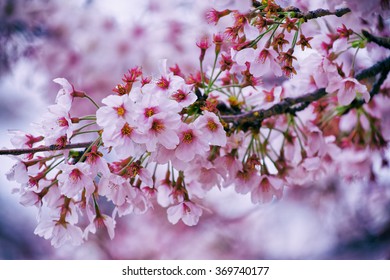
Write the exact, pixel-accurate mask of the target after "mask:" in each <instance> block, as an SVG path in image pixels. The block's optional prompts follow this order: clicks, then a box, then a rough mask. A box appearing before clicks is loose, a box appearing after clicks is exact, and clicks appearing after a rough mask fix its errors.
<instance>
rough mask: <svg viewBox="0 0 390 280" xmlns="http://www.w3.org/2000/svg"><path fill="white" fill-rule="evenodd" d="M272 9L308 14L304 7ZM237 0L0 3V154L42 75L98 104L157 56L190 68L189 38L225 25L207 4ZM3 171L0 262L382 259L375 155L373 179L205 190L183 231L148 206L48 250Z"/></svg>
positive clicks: (0, 167)
mask: <svg viewBox="0 0 390 280" xmlns="http://www.w3.org/2000/svg"><path fill="white" fill-rule="evenodd" d="M279 2H282V4H284V5H287V4H295V5H298V6H299V5H301V7H309V6H308V4H307V3H306V2H309V1H279ZM310 2H311V4H310V5H312V6H313V5H317V6H318V7H322V6H321V5H323V3H324V2H326V1H310ZM330 2H332V1H330ZM333 2H334V1H333ZM357 2H358V1H357ZM363 2H364V1H363ZM374 2H375V1H374ZM249 3H250V1H234V0H220V1H218V0H215V1H203V0H202V1H192V0H166V1H158V0H148V1H135V0H131V1H120V0H115V1H113V0H111V1H103V0H89V1H88V0H72V1H50V0H14V1H12V0H0V97H1V102H0V147H11V144H10V142H9V138H8V130H9V129H19V130H24V131H29V130H30V126H29V124H30V123H31V122H34V121H38V120H39V118H40V116H41V114H42V113H43V112H44V110H45V106H46V105H48V104H50V103H52V102H53V101H54V98H55V96H56V93H57V91H58V87H57V85H56V84H54V83H53V82H52V80H53V79H54V78H57V77H64V78H67V79H68V80H69V81H71V82H72V83H73V84H74V86H75V87H76V88H77V89H80V90H84V91H86V92H87V93H88V94H90V95H91V96H93V97H94V98H96V99H99V98H101V97H103V96H105V95H107V94H110V93H111V90H112V88H113V87H114V86H115V85H116V84H117V83H118V82H120V79H121V77H122V75H123V73H125V72H126V71H127V69H129V68H131V67H134V66H135V65H142V67H143V69H144V71H146V72H149V73H151V74H153V73H158V63H157V61H158V60H159V59H162V58H167V59H168V64H169V65H171V66H173V65H174V64H175V63H179V64H180V66H181V68H182V69H183V71H186V72H190V71H191V70H193V69H196V67H197V65H198V61H197V57H198V49H197V47H196V45H195V41H196V40H197V39H199V38H201V37H202V36H203V35H205V34H212V33H213V32H215V31H217V30H218V29H219V30H223V29H224V24H228V22H222V23H221V26H217V27H215V26H211V25H208V24H207V23H206V22H205V20H204V13H205V11H206V10H207V9H209V7H210V5H212V6H215V7H217V8H218V7H225V6H226V5H230V7H232V6H235V7H236V8H240V7H248V5H249ZM305 3H306V4H305ZM305 5H306V6H305ZM384 22H385V24H386V26H387V27H388V25H387V24H388V19H387V18H385V21H384ZM385 30H386V29H385ZM75 110H79V111H80V112H81V111H82V112H87V111H88V110H89V109H88V108H84V107H79V108H76V109H75ZM386 158H387V159H388V160H390V155H389V153H387V155H386ZM11 166H12V160H11V159H9V158H8V157H4V156H2V157H1V158H0V258H1V259H390V187H389V185H390V170H389V163H388V162H384V161H383V160H382V159H379V158H378V160H377V161H376V162H375V163H374V170H373V172H375V180H373V179H372V178H366V179H365V180H363V181H358V182H354V181H351V182H345V181H341V180H340V179H339V178H337V177H332V178H327V179H326V180H324V181H322V182H316V183H313V184H311V185H307V186H304V187H300V188H294V189H289V190H287V191H286V194H285V197H284V198H283V200H282V201H279V202H277V203H273V204H271V205H253V204H252V203H251V202H250V197H248V196H243V195H239V194H237V193H235V192H234V190H233V188H228V189H223V191H219V190H218V189H215V190H212V191H211V192H210V193H209V194H208V195H207V197H206V199H205V202H204V204H205V206H206V207H207V208H208V209H210V211H206V212H205V213H204V215H203V216H202V217H201V220H200V222H199V224H198V225H197V226H195V227H187V226H185V225H183V224H181V223H179V224H177V225H171V224H170V223H169V222H168V221H167V218H166V209H163V208H161V207H159V206H158V205H156V206H155V208H154V209H153V210H150V211H149V212H147V213H146V214H144V215H140V216H137V215H129V216H125V217H122V218H119V219H118V220H117V222H118V223H117V229H116V236H115V238H114V240H110V239H109V238H108V235H107V233H106V232H103V231H102V232H101V233H98V234H96V235H94V236H92V235H90V239H89V240H88V241H86V242H85V243H84V244H83V245H82V246H80V247H76V248H75V247H72V246H69V247H68V246H64V247H61V248H59V249H54V248H52V247H51V246H50V242H48V241H46V240H44V239H42V238H39V237H37V236H35V235H34V233H33V232H34V228H35V226H36V216H37V213H38V210H37V209H36V208H32V207H31V208H26V207H24V206H22V205H21V204H20V203H19V201H18V197H17V195H13V194H12V191H13V189H14V188H16V187H17V185H16V184H15V183H14V182H9V181H7V180H6V177H5V173H6V172H7V171H8V170H9V169H10V168H11Z"/></svg>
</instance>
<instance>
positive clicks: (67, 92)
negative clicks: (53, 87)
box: [53, 78, 74, 110]
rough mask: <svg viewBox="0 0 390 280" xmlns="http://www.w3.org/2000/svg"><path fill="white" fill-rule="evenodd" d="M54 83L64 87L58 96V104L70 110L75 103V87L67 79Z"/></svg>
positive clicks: (57, 79) (58, 79) (59, 79)
mask: <svg viewBox="0 0 390 280" xmlns="http://www.w3.org/2000/svg"><path fill="white" fill-rule="evenodd" d="M53 82H55V83H57V84H59V85H61V86H62V89H60V90H59V91H58V93H57V96H56V103H57V104H60V105H61V106H64V107H65V108H67V109H68V110H70V108H71V106H72V102H73V95H72V93H73V92H74V87H73V85H71V84H70V83H69V82H68V80H67V79H65V78H56V79H54V80H53Z"/></svg>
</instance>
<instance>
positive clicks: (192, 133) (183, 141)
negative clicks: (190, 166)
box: [175, 123, 210, 162]
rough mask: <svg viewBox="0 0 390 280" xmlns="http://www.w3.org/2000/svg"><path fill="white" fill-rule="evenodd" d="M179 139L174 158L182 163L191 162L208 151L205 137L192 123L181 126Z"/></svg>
mask: <svg viewBox="0 0 390 280" xmlns="http://www.w3.org/2000/svg"><path fill="white" fill-rule="evenodd" d="M179 138H180V143H179V145H178V146H177V147H176V150H175V156H176V157H177V158H178V159H180V160H182V161H184V162H188V161H191V160H193V159H194V157H195V155H204V154H205V153H206V152H207V151H208V150H209V149H210V146H209V145H208V143H207V142H208V141H207V139H206V137H204V136H203V134H202V133H201V132H200V131H198V130H197V128H196V127H195V125H194V124H192V123H191V124H184V123H183V124H182V125H181V127H180V130H179Z"/></svg>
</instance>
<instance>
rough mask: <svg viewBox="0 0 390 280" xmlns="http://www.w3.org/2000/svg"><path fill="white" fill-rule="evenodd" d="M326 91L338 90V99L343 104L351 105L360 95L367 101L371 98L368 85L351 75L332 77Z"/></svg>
mask: <svg viewBox="0 0 390 280" xmlns="http://www.w3.org/2000/svg"><path fill="white" fill-rule="evenodd" d="M326 91H327V92H329V93H333V92H337V99H338V101H339V103H340V104H341V105H343V106H346V105H349V104H350V103H351V102H352V101H353V100H354V99H355V98H356V97H357V96H360V95H361V96H363V99H364V100H365V101H366V102H368V101H369V100H370V93H369V92H368V90H367V87H366V86H365V85H362V84H361V83H359V81H358V80H356V79H355V78H351V77H347V78H343V79H340V78H336V79H332V80H331V81H330V82H329V85H328V86H327V87H326Z"/></svg>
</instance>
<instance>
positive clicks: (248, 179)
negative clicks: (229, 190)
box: [233, 169, 259, 194]
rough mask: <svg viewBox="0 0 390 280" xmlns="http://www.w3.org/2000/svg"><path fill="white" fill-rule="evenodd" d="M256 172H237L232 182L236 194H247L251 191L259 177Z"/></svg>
mask: <svg viewBox="0 0 390 280" xmlns="http://www.w3.org/2000/svg"><path fill="white" fill-rule="evenodd" d="M257 173H258V172H257V170H256V169H255V170H246V169H244V170H239V171H238V172H237V173H236V177H235V180H234V182H233V184H234V189H235V190H236V192H238V193H241V194H247V193H248V192H250V191H251V189H252V188H253V186H254V185H255V184H257V182H258V181H259V175H258V174H257Z"/></svg>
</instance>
